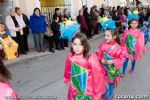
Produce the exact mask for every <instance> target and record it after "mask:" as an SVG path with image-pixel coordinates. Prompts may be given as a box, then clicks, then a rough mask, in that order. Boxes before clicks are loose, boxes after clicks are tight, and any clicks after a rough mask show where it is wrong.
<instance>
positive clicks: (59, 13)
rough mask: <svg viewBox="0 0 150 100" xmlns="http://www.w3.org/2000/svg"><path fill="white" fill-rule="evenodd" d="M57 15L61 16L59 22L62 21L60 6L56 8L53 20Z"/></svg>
mask: <svg viewBox="0 0 150 100" xmlns="http://www.w3.org/2000/svg"><path fill="white" fill-rule="evenodd" d="M55 16H58V17H59V22H62V16H61V12H60V8H55V13H54V15H53V20H54V17H55Z"/></svg>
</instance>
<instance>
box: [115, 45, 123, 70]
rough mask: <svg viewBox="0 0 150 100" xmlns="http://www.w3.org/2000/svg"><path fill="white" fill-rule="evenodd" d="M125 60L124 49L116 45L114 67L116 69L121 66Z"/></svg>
mask: <svg viewBox="0 0 150 100" xmlns="http://www.w3.org/2000/svg"><path fill="white" fill-rule="evenodd" d="M124 61H125V49H124V48H123V47H121V46H118V47H117V52H116V54H115V59H114V60H113V62H114V65H115V68H116V69H117V70H118V69H120V68H121V67H122V66H123V63H124Z"/></svg>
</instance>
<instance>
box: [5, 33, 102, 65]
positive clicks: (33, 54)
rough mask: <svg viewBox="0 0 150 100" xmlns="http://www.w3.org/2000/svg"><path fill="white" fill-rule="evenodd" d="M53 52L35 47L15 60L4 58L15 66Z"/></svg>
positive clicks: (7, 62) (8, 63)
mask: <svg viewBox="0 0 150 100" xmlns="http://www.w3.org/2000/svg"><path fill="white" fill-rule="evenodd" d="M102 35H103V33H100V34H98V35H95V36H94V37H93V38H92V39H90V40H89V41H92V40H94V39H96V38H99V37H100V36H102ZM56 53H57V52H56ZM51 54H53V53H51V52H49V51H48V50H46V51H45V52H40V53H39V52H37V51H36V50H35V49H33V50H30V51H29V52H28V54H27V55H24V54H21V55H20V56H19V57H18V58H16V59H14V60H4V63H5V65H6V66H15V65H18V64H22V63H29V62H32V61H34V60H36V59H40V58H43V57H46V56H49V55H51Z"/></svg>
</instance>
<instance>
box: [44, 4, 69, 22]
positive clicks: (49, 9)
mask: <svg viewBox="0 0 150 100" xmlns="http://www.w3.org/2000/svg"><path fill="white" fill-rule="evenodd" d="M55 8H60V10H61V14H62V15H63V11H64V9H67V11H68V12H69V14H71V5H70V4H68V5H53V6H41V12H42V13H43V14H44V15H45V16H46V18H47V20H48V21H49V22H50V23H51V22H52V19H53V14H54V13H55Z"/></svg>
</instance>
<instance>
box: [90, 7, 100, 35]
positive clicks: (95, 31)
mask: <svg viewBox="0 0 150 100" xmlns="http://www.w3.org/2000/svg"><path fill="white" fill-rule="evenodd" d="M90 18H91V24H92V30H93V35H95V34H98V27H97V23H98V12H97V11H96V9H95V8H94V7H92V8H91V11H90Z"/></svg>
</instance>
